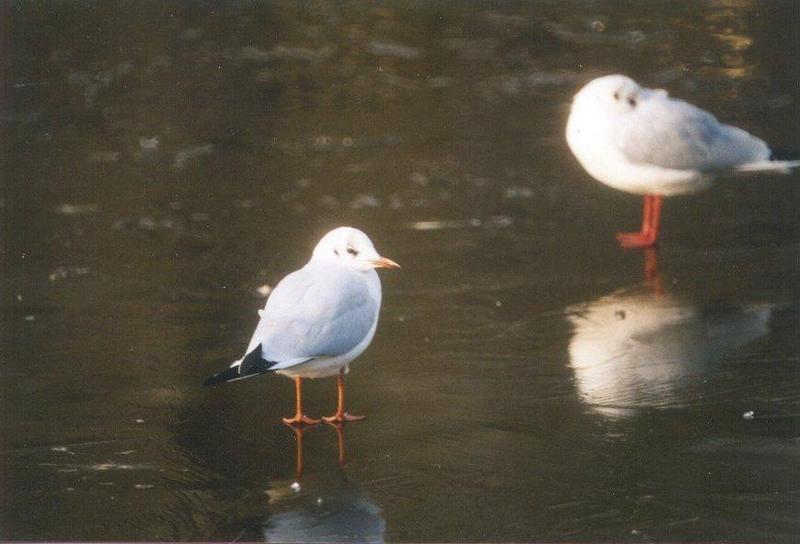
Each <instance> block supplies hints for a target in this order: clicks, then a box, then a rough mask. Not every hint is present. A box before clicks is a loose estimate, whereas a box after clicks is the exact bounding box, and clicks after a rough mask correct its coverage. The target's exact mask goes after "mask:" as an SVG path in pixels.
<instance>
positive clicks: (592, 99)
mask: <svg viewBox="0 0 800 544" xmlns="http://www.w3.org/2000/svg"><path fill="white" fill-rule="evenodd" d="M566 136H567V143H568V144H569V147H570V149H571V150H572V152H573V153H574V154H575V157H577V159H578V161H579V162H580V163H581V165H582V166H583V167H584V168H585V169H586V171H587V172H589V174H591V175H592V176H593V177H594V178H596V179H597V180H598V181H600V182H602V183H605V184H606V185H609V186H611V187H614V188H615V189H619V190H621V191H626V192H629V193H635V194H640V195H644V213H643V218H642V229H641V231H640V232H633V233H627V232H625V233H619V234H617V239H618V240H619V242H620V244H621V245H622V246H623V247H626V248H641V247H650V246H653V245H655V243H656V241H657V239H658V230H659V222H660V218H661V204H662V198H663V197H665V196H672V195H679V194H687V193H693V192H695V191H699V190H701V189H705V188H706V187H708V186H709V185H710V182H711V180H712V179H713V178H715V177H717V176H720V175H723V174H736V173H753V172H787V171H788V170H789V169H790V168H794V167H797V166H800V161H798V160H793V161H784V160H777V159H778V157H777V156H776V155H777V154H776V153H775V152H773V150H771V149H770V148H769V146H767V144H766V143H764V142H763V141H762V140H760V139H758V138H756V137H755V136H752V135H750V134H748V133H747V132H745V131H744V130H742V129H739V128H736V127H733V126H730V125H724V124H722V123H720V122H719V121H717V119H716V118H715V117H714V116H713V115H711V114H710V113H708V112H706V111H704V110H701V109H700V108H697V107H695V106H693V105H691V104H689V103H687V102H684V101H682V100H678V99H675V98H670V97H669V96H668V95H667V92H666V91H664V90H661V89H647V88H645V87H641V86H639V85H638V84H637V83H636V82H635V81H633V80H632V79H630V78H628V77H625V76H621V75H610V76H604V77H600V78H597V79H594V80H592V81H590V82H589V83H588V84H587V85H586V86H585V87H583V88H582V89H581V90H580V91H579V92H578V94H576V95H575V98H574V100H573V102H572V109H571V111H570V114H569V120H568V121H567V130H566ZM781 158H783V157H781Z"/></svg>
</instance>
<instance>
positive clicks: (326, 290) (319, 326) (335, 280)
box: [248, 267, 379, 366]
mask: <svg viewBox="0 0 800 544" xmlns="http://www.w3.org/2000/svg"><path fill="white" fill-rule="evenodd" d="M378 306H379V303H378V301H376V300H374V299H373V298H372V297H371V296H370V293H369V290H368V288H367V285H366V282H365V281H363V279H362V278H359V277H357V276H356V275H355V274H353V273H350V272H341V271H338V270H321V269H320V268H319V267H310V268H309V267H306V268H303V269H301V270H298V271H297V272H295V273H293V274H291V275H290V276H287V277H286V278H285V279H284V281H282V282H281V283H280V284H279V285H278V287H277V288H276V289H275V291H274V292H273V293H272V295H271V296H270V299H269V300H268V302H267V306H266V308H265V309H264V311H263V312H262V316H261V321H260V322H259V324H258V327H257V328H256V332H255V334H254V335H253V338H252V340H251V341H250V345H249V346H248V351H249V350H252V349H255V347H256V346H257V345H258V344H261V346H262V357H263V358H264V359H266V360H268V361H271V362H275V363H278V364H279V365H280V366H284V365H291V364H296V363H299V362H302V361H306V360H309V359H312V358H314V357H322V356H336V355H343V354H345V353H348V352H349V351H351V350H352V349H353V348H355V347H356V346H358V344H360V343H361V342H362V341H363V340H364V339H365V338H366V337H367V335H368V334H369V332H370V330H371V329H372V327H373V326H374V325H375V321H376V320H377V317H378Z"/></svg>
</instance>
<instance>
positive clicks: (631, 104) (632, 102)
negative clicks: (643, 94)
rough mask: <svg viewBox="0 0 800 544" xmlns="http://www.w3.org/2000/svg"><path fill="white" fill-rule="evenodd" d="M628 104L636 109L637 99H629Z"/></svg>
mask: <svg viewBox="0 0 800 544" xmlns="http://www.w3.org/2000/svg"><path fill="white" fill-rule="evenodd" d="M628 104H629V105H630V106H631V107H632V108H635V107H636V99H635V98H629V99H628Z"/></svg>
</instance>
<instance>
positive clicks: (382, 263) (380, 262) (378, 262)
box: [370, 257, 400, 268]
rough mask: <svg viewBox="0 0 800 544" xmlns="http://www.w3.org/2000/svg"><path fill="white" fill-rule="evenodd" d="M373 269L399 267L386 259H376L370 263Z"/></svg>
mask: <svg viewBox="0 0 800 544" xmlns="http://www.w3.org/2000/svg"><path fill="white" fill-rule="evenodd" d="M370 262H371V263H372V266H373V267H374V268H400V265H399V264H397V263H396V262H394V261H393V260H391V259H387V258H386V257H378V258H377V259H372V260H371V261H370Z"/></svg>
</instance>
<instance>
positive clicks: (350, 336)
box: [203, 227, 400, 425]
mask: <svg viewBox="0 0 800 544" xmlns="http://www.w3.org/2000/svg"><path fill="white" fill-rule="evenodd" d="M376 268H400V265H398V264H397V263H396V262H394V261H392V260H391V259H387V258H386V257H381V256H380V255H378V253H377V251H375V247H374V246H373V245H372V242H371V241H370V239H369V238H368V237H367V235H366V234H364V233H363V232H361V231H360V230H358V229H354V228H351V227H339V228H337V229H334V230H332V231H330V232H329V233H328V234H326V235H325V236H323V238H322V240H320V241H319V243H318V244H317V247H315V248H314V253H313V254H312V256H311V260H309V261H308V263H306V265H305V266H304V267H303V268H301V269H300V270H297V271H295V272H292V273H291V274H289V275H288V276H286V277H285V278H283V279H282V280H281V281H280V283H278V285H277V286H276V287H275V290H274V291H273V292H272V294H271V295H270V297H269V299H268V300H267V304H266V306H265V307H264V309H263V310H261V311H259V315H260V316H261V320H260V321H259V322H258V325H257V326H256V330H255V333H253V337H252V338H251V339H250V343H249V344H248V345H247V349H246V350H245V355H244V357H242V359H240V360H238V361H234V363H233V364H232V365H231V366H230V367H229V368H227V369H225V370H223V371H222V372H219V373H217V374H214V375H213V376H211V377H210V378H208V379H207V380H206V381H205V382H204V384H203V385H216V384H218V383H223V382H230V381H235V380H241V379H244V378H250V377H252V376H256V375H258V374H263V373H265V372H277V373H278V374H282V375H284V376H288V377H290V378H293V379H294V382H295V393H296V399H297V403H296V405H297V408H296V411H295V415H294V417H291V418H284V419H283V421H284V422H285V423H287V424H290V425H294V424H314V423H319V421H320V420H318V419H312V418H310V417H308V416H306V415H305V413H304V412H303V395H302V380H303V378H325V377H328V376H338V378H337V389H338V395H339V401H338V406H337V409H336V413H334V414H333V415H332V416H330V417H326V418H325V421H328V422H331V423H339V422H343V421H353V420H357V419H363V417H364V416H354V415H350V414H348V413H347V412H346V411H345V409H344V375H345V373H346V372H347V371H348V370H349V364H350V362H351V361H353V360H354V359H355V358H356V357H358V356H359V355H361V353H362V352H363V351H364V350H365V349H367V346H369V344H370V342H371V341H372V337H373V336H374V335H375V329H376V327H377V326H378V312H379V310H380V307H381V282H380V279H379V278H378V274H377V273H376V272H375V269H376Z"/></svg>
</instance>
